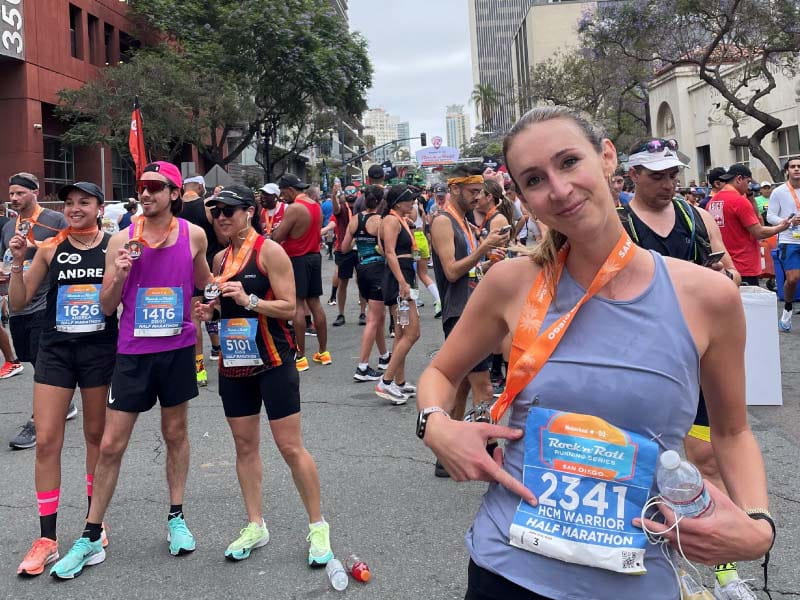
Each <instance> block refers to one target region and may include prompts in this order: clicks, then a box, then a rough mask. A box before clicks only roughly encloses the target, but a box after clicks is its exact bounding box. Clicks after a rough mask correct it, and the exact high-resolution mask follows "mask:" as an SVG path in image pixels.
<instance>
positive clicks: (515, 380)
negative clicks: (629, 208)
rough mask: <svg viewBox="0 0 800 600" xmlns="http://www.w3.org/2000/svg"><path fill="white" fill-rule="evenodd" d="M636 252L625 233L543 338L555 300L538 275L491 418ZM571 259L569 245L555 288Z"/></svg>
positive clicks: (561, 255)
mask: <svg viewBox="0 0 800 600" xmlns="http://www.w3.org/2000/svg"><path fill="white" fill-rule="evenodd" d="M635 249H636V246H635V244H634V243H633V241H631V238H630V237H629V236H628V234H627V233H624V232H623V234H622V235H621V236H620V238H619V241H618V242H617V243H616V245H615V246H614V249H613V250H612V251H611V254H609V255H608V258H606V260H605V262H604V263H603V265H602V266H601V267H600V270H599V271H597V274H596V275H595V276H594V279H593V280H592V283H591V285H589V288H588V289H587V290H586V293H585V294H584V295H583V297H582V298H581V299H580V300H578V303H577V304H576V305H575V306H573V307H572V308H571V309H569V310H568V311H567V312H566V313H564V314H563V315H562V316H561V317H560V318H558V319H556V321H554V322H553V324H552V325H550V327H548V328H547V330H545V331H544V332H543V333H541V334H540V333H539V330H540V329H541V327H542V323H544V318H545V316H546V315H547V310H548V309H549V308H550V304H551V303H552V301H553V297H552V295H551V293H550V288H549V286H548V285H547V281H546V275H545V271H544V269H542V271H541V272H540V273H539V275H537V277H536V280H535V281H534V282H533V285H532V286H531V290H530V292H529V293H528V298H527V299H526V300H525V304H524V305H523V307H522V313H520V317H519V322H518V323H517V328H516V330H515V331H514V337H513V339H512V341H511V352H510V355H509V360H508V373H507V375H506V389H505V391H504V392H503V393H502V394H501V395H500V398H498V399H497V402H495V403H494V404H493V405H492V409H491V415H492V420H493V421H494V422H495V423H499V422H500V419H501V418H502V417H503V415H504V414H505V412H506V410H508V407H509V406H511V403H512V402H513V401H514V398H516V397H517V394H519V393H520V392H521V391H522V390H523V389H524V388H525V386H526V385H528V384H529V383H530V382H531V381H533V379H534V377H536V375H538V374H539V372H540V371H541V370H542V367H544V365H545V364H546V363H547V361H548V360H549V359H550V356H551V355H552V354H553V352H554V351H555V349H556V347H557V346H558V344H559V343H560V342H561V340H562V338H563V337H564V334H565V333H566V332H567V329H569V326H570V325H571V324H572V320H573V317H574V316H575V314H576V313H577V312H578V311H579V310H580V308H581V307H582V306H583V305H584V304H586V302H587V301H588V300H589V299H591V298H592V297H593V296H594V295H595V294H597V293H598V292H599V291H600V290H601V289H603V287H605V286H606V285H607V284H608V282H609V281H611V280H612V279H614V277H616V276H617V274H618V273H619V272H620V271H622V269H624V268H625V267H626V266H627V265H628V264H629V263H630V262H631V260H633V257H634V256H635V254H636V253H635V251H633V250H635ZM568 255H569V245H565V246H564V247H563V248H561V250H560V251H559V253H558V257H557V259H556V267H555V285H556V287H557V286H558V282H559V280H560V279H561V274H562V273H563V271H564V264H565V263H566V262H567V256H568Z"/></svg>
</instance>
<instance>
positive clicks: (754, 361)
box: [740, 286, 783, 406]
mask: <svg viewBox="0 0 800 600" xmlns="http://www.w3.org/2000/svg"><path fill="white" fill-rule="evenodd" d="M740 291H741V295H742V304H743V305H744V316H745V320H746V321H747V343H746V344H745V347H744V365H745V374H746V378H747V388H746V397H745V398H746V401H747V404H748V405H757V406H782V405H783V392H782V388H781V353H780V345H779V342H778V316H777V313H776V311H775V307H776V306H777V296H776V295H775V293H773V292H770V291H769V290H765V289H764V288H760V287H754V286H743V287H742V288H740Z"/></svg>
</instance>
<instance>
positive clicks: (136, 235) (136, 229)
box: [130, 215, 178, 248]
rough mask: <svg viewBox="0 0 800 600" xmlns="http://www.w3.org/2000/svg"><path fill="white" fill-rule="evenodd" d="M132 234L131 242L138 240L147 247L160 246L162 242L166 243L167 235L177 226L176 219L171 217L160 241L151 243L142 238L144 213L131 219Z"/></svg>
mask: <svg viewBox="0 0 800 600" xmlns="http://www.w3.org/2000/svg"><path fill="white" fill-rule="evenodd" d="M132 220H133V236H131V239H130V241H131V242H138V243H139V244H141V245H142V246H147V247H148V248H161V246H163V245H164V244H166V243H167V240H168V239H169V236H170V235H171V234H172V232H173V230H175V229H176V228H177V227H178V219H176V218H175V217H172V220H171V221H170V222H169V227H168V228H167V235H165V236H164V237H163V238H162V239H161V240H160V241H158V242H156V243H154V244H151V243H149V242H148V241H147V240H145V239H144V237H143V234H144V222H145V220H146V218H145V216H144V215H141V216H139V217H134V218H133V219H132Z"/></svg>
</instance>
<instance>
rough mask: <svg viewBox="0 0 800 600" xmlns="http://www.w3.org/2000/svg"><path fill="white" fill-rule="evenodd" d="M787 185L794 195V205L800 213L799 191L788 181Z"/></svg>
mask: <svg viewBox="0 0 800 600" xmlns="http://www.w3.org/2000/svg"><path fill="white" fill-rule="evenodd" d="M786 187H787V188H789V193H790V194H791V195H792V200H794V206H795V208H797V213H798V215H800V198H798V197H797V192H796V191H795V189H794V188H793V187H792V184H791V183H789V182H788V181H787V182H786Z"/></svg>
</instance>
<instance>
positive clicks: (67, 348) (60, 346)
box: [33, 337, 117, 390]
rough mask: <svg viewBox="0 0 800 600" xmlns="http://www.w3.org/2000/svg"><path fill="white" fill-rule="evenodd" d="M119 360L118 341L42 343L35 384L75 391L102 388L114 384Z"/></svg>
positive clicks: (34, 376) (83, 339)
mask: <svg viewBox="0 0 800 600" xmlns="http://www.w3.org/2000/svg"><path fill="white" fill-rule="evenodd" d="M116 361H117V342H116V340H113V339H112V340H110V341H109V340H106V341H101V342H97V341H92V339H91V338H88V339H87V338H85V337H84V338H79V339H75V340H69V341H66V342H58V343H53V344H43V345H41V346H39V355H38V356H37V357H36V365H37V369H36V372H35V373H34V374H33V380H34V381H35V382H36V383H43V384H45V385H53V386H55V387H60V388H67V389H69V390H74V389H75V386H78V387H79V388H81V389H89V388H95V387H102V386H104V385H108V384H109V383H111V376H112V375H113V374H114V363H115V362H116Z"/></svg>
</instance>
